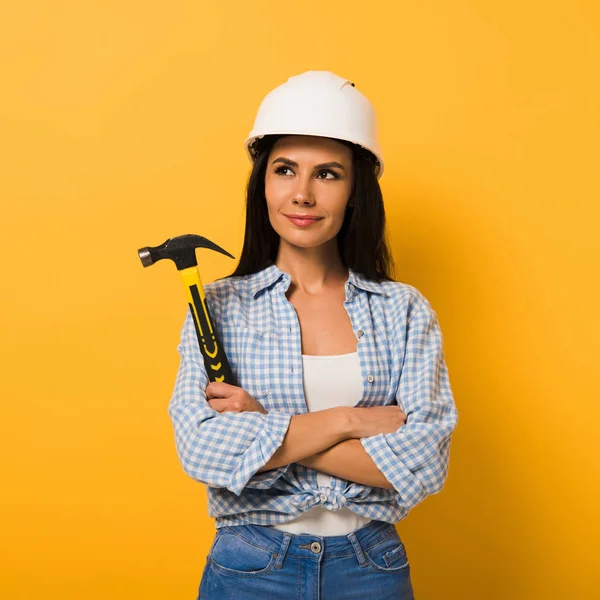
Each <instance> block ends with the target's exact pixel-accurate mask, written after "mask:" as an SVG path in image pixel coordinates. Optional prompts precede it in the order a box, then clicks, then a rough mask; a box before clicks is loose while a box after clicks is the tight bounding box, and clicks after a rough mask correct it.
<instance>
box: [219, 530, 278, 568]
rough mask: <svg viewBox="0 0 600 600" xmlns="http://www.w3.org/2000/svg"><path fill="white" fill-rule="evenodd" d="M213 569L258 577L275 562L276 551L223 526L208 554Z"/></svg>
mask: <svg viewBox="0 0 600 600" xmlns="http://www.w3.org/2000/svg"><path fill="white" fill-rule="evenodd" d="M208 558H209V560H210V563H211V566H212V567H213V569H215V570H216V571H218V572H219V573H221V574H223V575H231V576H234V577H258V576H260V575H265V574H266V573H268V572H269V571H270V570H271V569H272V568H273V565H274V564H275V552H273V551H271V550H269V549H267V548H263V547H261V546H257V545H256V544H253V543H252V542H250V541H248V540H246V539H245V538H243V537H242V536H240V535H238V534H237V533H235V532H234V531H232V529H231V528H229V527H223V528H222V532H221V534H220V535H219V536H218V539H217V540H216V541H215V543H214V545H213V547H212V550H211V553H210V554H209V556H208Z"/></svg>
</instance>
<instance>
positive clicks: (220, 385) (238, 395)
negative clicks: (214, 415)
mask: <svg viewBox="0 0 600 600" xmlns="http://www.w3.org/2000/svg"><path fill="white" fill-rule="evenodd" d="M206 399H207V400H208V403H209V404H210V406H211V407H212V408H214V410H216V411H217V412H244V411H247V410H249V411H255V412H261V413H263V415H266V414H268V411H266V410H265V409H264V408H263V406H262V404H261V403H260V402H258V401H256V400H255V399H254V398H253V397H252V396H251V395H250V394H249V393H248V392H247V391H246V390H245V389H244V388H241V387H237V386H236V385H231V384H229V383H224V382H223V381H211V382H210V383H209V384H208V385H207V386H206Z"/></svg>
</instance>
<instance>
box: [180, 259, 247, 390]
mask: <svg viewBox="0 0 600 600" xmlns="http://www.w3.org/2000/svg"><path fill="white" fill-rule="evenodd" d="M179 274H180V275H181V280H182V281H183V286H184V288H185V290H186V295H187V298H188V305H189V307H190V311H191V313H192V317H193V320H194V327H195V329H196V335H197V337H198V345H199V346H200V353H201V354H202V356H203V358H204V365H205V367H206V372H207V373H208V379H209V380H210V381H224V382H225V383H229V384H231V385H237V384H236V383H235V380H234V377H233V373H232V372H231V367H230V366H229V361H228V360H227V356H225V351H224V350H223V347H222V346H221V342H220V340H219V338H218V336H217V332H216V330H215V328H214V326H213V323H212V320H211V318H210V313H209V310H208V305H207V304H206V296H205V295H204V289H203V287H202V281H201V279H200V273H199V271H198V267H197V266H193V267H188V268H186V269H181V270H180V271H179Z"/></svg>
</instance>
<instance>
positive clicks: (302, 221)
mask: <svg viewBox="0 0 600 600" xmlns="http://www.w3.org/2000/svg"><path fill="white" fill-rule="evenodd" d="M285 216H286V217H287V218H288V219H289V220H290V221H291V222H292V223H294V225H299V226H300V227H306V226H307V225H312V224H313V223H316V222H317V221H320V220H321V219H322V218H323V217H318V218H307V217H288V215H285Z"/></svg>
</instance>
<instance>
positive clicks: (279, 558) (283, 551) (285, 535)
mask: <svg viewBox="0 0 600 600" xmlns="http://www.w3.org/2000/svg"><path fill="white" fill-rule="evenodd" d="M282 533H283V541H282V542H281V548H279V553H278V554H276V555H275V556H276V557H277V560H276V561H275V564H274V565H273V568H274V569H281V568H282V567H283V559H284V558H285V555H286V554H287V550H288V546H289V545H290V542H291V541H292V535H291V534H290V533H286V532H282Z"/></svg>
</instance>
